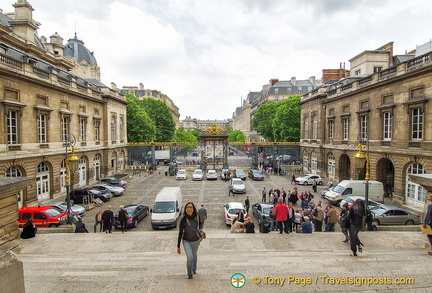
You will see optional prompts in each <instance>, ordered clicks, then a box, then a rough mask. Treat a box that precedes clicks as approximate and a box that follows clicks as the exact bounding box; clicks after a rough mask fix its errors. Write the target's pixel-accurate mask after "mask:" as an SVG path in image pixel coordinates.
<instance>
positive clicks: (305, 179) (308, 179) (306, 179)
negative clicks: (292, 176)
mask: <svg viewBox="0 0 432 293" xmlns="http://www.w3.org/2000/svg"><path fill="white" fill-rule="evenodd" d="M314 179H315V180H316V182H317V185H323V181H322V179H321V176H320V175H316V174H307V175H304V176H302V177H299V178H297V179H296V180H295V182H296V183H297V184H302V185H310V184H313V182H314Z"/></svg>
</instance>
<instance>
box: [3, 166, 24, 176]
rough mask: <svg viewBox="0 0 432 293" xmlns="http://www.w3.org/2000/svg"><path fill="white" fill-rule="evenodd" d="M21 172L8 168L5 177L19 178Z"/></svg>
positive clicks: (15, 168)
mask: <svg viewBox="0 0 432 293" xmlns="http://www.w3.org/2000/svg"><path fill="white" fill-rule="evenodd" d="M21 176H22V175H21V171H20V170H19V169H18V168H17V167H10V168H9V169H7V170H6V177H21Z"/></svg>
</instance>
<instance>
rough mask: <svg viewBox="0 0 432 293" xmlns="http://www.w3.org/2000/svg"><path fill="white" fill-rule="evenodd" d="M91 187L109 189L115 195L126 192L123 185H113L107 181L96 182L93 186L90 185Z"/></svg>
mask: <svg viewBox="0 0 432 293" xmlns="http://www.w3.org/2000/svg"><path fill="white" fill-rule="evenodd" d="M90 189H93V190H108V191H109V192H111V194H112V195H113V196H120V195H122V194H123V192H124V188H123V187H119V186H115V185H111V184H107V183H98V184H95V185H93V186H92V187H90Z"/></svg>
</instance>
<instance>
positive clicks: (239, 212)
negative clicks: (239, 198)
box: [237, 209, 245, 223]
mask: <svg viewBox="0 0 432 293" xmlns="http://www.w3.org/2000/svg"><path fill="white" fill-rule="evenodd" d="M237 219H238V220H239V222H242V223H244V221H245V215H244V213H243V211H242V210H241V209H239V210H237Z"/></svg>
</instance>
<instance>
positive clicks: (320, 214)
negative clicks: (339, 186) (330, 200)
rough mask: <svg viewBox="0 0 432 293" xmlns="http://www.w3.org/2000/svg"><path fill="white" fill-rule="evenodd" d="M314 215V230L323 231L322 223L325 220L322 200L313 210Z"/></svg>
mask: <svg viewBox="0 0 432 293" xmlns="http://www.w3.org/2000/svg"><path fill="white" fill-rule="evenodd" d="M312 216H313V217H314V226H315V227H314V230H315V232H322V224H323V221H324V211H323V209H322V207H321V202H318V204H317V206H316V207H315V208H314V209H313V211H312Z"/></svg>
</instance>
